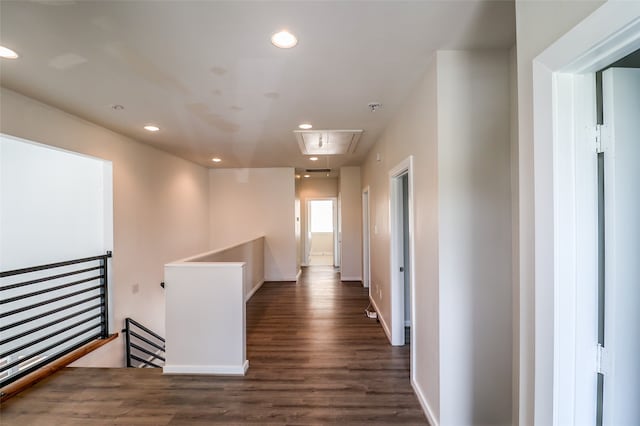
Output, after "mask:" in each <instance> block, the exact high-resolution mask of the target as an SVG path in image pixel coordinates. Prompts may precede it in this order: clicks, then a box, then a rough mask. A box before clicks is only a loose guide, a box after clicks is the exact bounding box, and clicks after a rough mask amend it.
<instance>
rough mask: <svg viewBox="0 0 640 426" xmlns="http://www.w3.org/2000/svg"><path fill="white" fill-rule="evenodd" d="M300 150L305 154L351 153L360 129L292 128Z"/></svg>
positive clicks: (356, 144)
mask: <svg viewBox="0 0 640 426" xmlns="http://www.w3.org/2000/svg"><path fill="white" fill-rule="evenodd" d="M293 133H295V135H296V138H297V139H298V145H299V146H300V151H302V153H303V154H306V155H342V154H353V153H355V152H356V148H357V147H358V141H359V140H360V136H362V130H294V131H293Z"/></svg>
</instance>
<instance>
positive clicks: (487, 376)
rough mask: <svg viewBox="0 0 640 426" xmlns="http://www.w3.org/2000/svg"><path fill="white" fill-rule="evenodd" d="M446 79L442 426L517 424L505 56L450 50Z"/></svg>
mask: <svg viewBox="0 0 640 426" xmlns="http://www.w3.org/2000/svg"><path fill="white" fill-rule="evenodd" d="M437 68H438V70H437V72H438V186H439V189H438V193H439V197H438V206H439V260H440V268H439V270H440V283H439V286H440V366H441V367H440V384H441V400H440V421H441V424H442V425H463V424H486V425H489V424H491V425H507V424H510V423H511V385H512V384H511V373H512V371H511V350H512V344H511V337H512V336H511V333H512V332H511V316H512V312H511V182H510V168H509V161H510V146H509V145H510V121H509V117H510V114H509V106H510V93H509V92H510V88H509V55H508V52H507V51H504V50H500V51H476V52H468V51H443V52H438V54H437Z"/></svg>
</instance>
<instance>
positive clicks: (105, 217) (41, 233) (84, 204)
mask: <svg viewBox="0 0 640 426" xmlns="http://www.w3.org/2000/svg"><path fill="white" fill-rule="evenodd" d="M111 180H112V178H111V163H109V162H105V161H102V160H98V159H95V158H91V157H88V156H85V155H78V154H74V153H70V152H65V151H63V150H60V149H55V148H51V147H49V146H47V145H39V144H35V143H30V142H28V141H24V140H21V139H17V138H13V137H11V136H6V135H0V270H3V271H6V270H10V269H18V268H25V267H28V266H35V265H42V264H46V263H53V262H60V261H64V260H70V259H77V258H81V257H89V256H97V255H100V254H104V253H105V252H106V251H107V250H111V249H112V248H113V221H112V217H111V212H112V210H113V203H112V201H111V197H112V189H111Z"/></svg>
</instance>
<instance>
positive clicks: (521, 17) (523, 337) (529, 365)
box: [514, 0, 604, 425]
mask: <svg viewBox="0 0 640 426" xmlns="http://www.w3.org/2000/svg"><path fill="white" fill-rule="evenodd" d="M603 3H604V2H603V1H575V2H574V1H572V2H567V1H559V0H554V1H544V2H542V1H540V2H538V1H527V0H516V40H517V62H518V66H517V68H518V159H517V161H518V166H517V167H518V197H519V206H518V213H519V218H518V224H519V236H518V243H519V247H518V255H519V271H518V272H519V282H518V283H517V284H518V285H519V295H520V301H519V305H518V307H517V308H518V310H517V315H518V317H517V319H516V322H517V323H518V324H519V329H518V330H514V336H516V337H517V339H516V340H515V341H514V344H516V345H517V346H518V347H517V351H518V353H519V375H518V377H519V383H518V392H519V398H518V403H517V405H516V404H514V410H515V411H516V413H517V414H515V415H514V417H516V416H517V418H518V423H519V424H520V425H533V424H534V411H535V409H536V407H534V403H533V401H534V381H535V379H534V373H535V372H534V353H535V346H534V333H535V328H534V321H535V317H534V310H535V305H534V296H535V287H534V202H533V199H534V186H533V71H532V68H533V67H532V63H533V59H534V58H535V57H536V56H537V55H538V54H540V53H541V52H542V51H543V50H544V49H545V48H547V47H548V46H549V45H551V44H552V43H553V42H554V41H556V40H557V39H558V38H560V36H562V35H563V34H564V33H566V32H567V31H568V30H570V29H571V28H573V27H574V26H575V25H576V24H577V23H579V22H580V21H581V20H582V19H584V18H585V17H586V16H588V15H589V14H590V13H591V12H593V11H594V10H595V9H597V8H598V7H599V6H600V5H602V4H603ZM552 371H553V368H552V366H548V368H546V371H539V372H537V373H538V374H543V375H547V376H548V375H549V374H552ZM547 380H548V377H547ZM539 409H540V410H541V411H542V412H550V410H549V408H548V407H542V406H541V407H539ZM537 421H538V422H540V423H539V424H544V423H545V421H546V420H545V419H542V418H539V419H538V420H537Z"/></svg>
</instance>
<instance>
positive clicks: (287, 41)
mask: <svg viewBox="0 0 640 426" xmlns="http://www.w3.org/2000/svg"><path fill="white" fill-rule="evenodd" d="M271 43H273V45H274V46H276V47H279V48H280V49H291V48H292V47H294V46H295V45H296V44H298V39H297V38H296V36H294V35H293V34H291V33H290V32H289V31H287V30H282V31H280V32H277V33H275V34H274V35H272V36H271Z"/></svg>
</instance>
